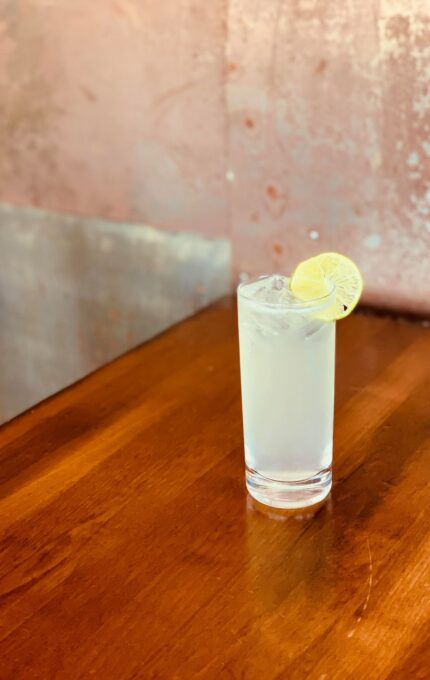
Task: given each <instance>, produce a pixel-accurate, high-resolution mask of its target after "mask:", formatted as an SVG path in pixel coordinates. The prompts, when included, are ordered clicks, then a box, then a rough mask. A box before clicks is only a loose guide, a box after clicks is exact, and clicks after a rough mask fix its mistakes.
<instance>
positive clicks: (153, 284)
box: [0, 206, 230, 421]
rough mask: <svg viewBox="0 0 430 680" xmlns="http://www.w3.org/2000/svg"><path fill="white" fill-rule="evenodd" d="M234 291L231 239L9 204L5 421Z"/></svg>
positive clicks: (1, 211) (4, 236)
mask: <svg viewBox="0 0 430 680" xmlns="http://www.w3.org/2000/svg"><path fill="white" fill-rule="evenodd" d="M229 289H230V245H229V243H228V242H227V241H226V240H225V239H205V238H202V237H199V236H197V235H195V234H188V233H187V234H185V233H171V232H167V231H162V230H158V229H155V228H152V227H149V226H140V225H133V224H117V223H112V222H107V221H104V220H100V219H88V218H77V217H69V216H64V215H56V214H48V213H45V212H42V211H38V210H33V209H24V208H12V207H8V206H0V421H4V420H6V419H9V418H11V417H12V416H14V415H16V414H17V413H19V412H21V411H23V410H25V409H26V408H28V407H29V406H31V405H33V404H34V403H36V402H37V401H39V400H41V399H43V398H45V397H46V396H48V395H50V394H52V393H53V392H55V391H57V390H59V389H61V388H62V387H64V386H66V385H68V384H70V383H72V382H74V381H75V380H77V379H78V378H80V377H82V376H84V375H86V374H87V373H88V372H90V371H92V370H94V369H95V368H97V367H98V366H101V365H102V364H103V363H105V362H107V361H109V360H110V359H112V358H113V357H115V356H117V355H119V354H121V353H122V352H124V351H125V350H127V349H129V348H130V347H133V346H134V345H136V344H138V343H139V342H142V341H143V340H146V339H148V338H150V337H151V336H153V335H155V334H156V333H159V332H160V331H162V330H163V329H165V328H167V327H168V326H170V325H171V324H173V323H175V322H176V321H178V320H180V319H182V318H184V317H186V316H188V315H190V314H192V313H193V312H194V311H196V310H198V309H200V308H202V307H204V306H205V305H207V304H208V303H210V302H211V301H213V300H215V299H217V298H218V297H220V296H222V295H224V294H226V293H227V292H228V291H229Z"/></svg>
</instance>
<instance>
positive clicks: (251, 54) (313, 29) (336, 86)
mask: <svg viewBox="0 0 430 680" xmlns="http://www.w3.org/2000/svg"><path fill="white" fill-rule="evenodd" d="M429 10H430V5H429V4H428V1H427V0H410V1H408V0H352V1H351V2H341V1H339V0H338V1H334V0H325V1H324V2H319V1H317V0H294V1H292V2H282V0H265V1H264V2H253V3H249V2H248V0H233V2H231V3H230V14H229V29H230V30H229V36H230V38H229V59H230V61H231V62H232V63H233V64H234V68H231V70H230V75H229V80H228V87H227V93H228V102H229V112H230V126H229V130H230V163H231V177H232V178H233V177H234V181H233V182H232V225H233V241H234V248H235V260H236V266H237V269H238V271H253V272H254V271H257V270H266V269H280V270H287V271H289V270H291V267H292V266H294V263H295V262H296V261H297V260H298V259H301V258H304V257H307V256H309V255H311V254H314V253H317V252H320V251H323V250H339V251H341V252H344V253H346V254H349V255H351V256H352V257H353V258H355V259H356V260H357V261H358V263H359V265H360V267H361V269H362V270H363V273H364V276H365V281H366V292H365V299H367V300H368V301H370V302H372V303H374V304H377V305H381V306H395V307H401V308H402V307H405V308H409V309H415V310H426V311H427V312H428V311H430V86H429V83H430V11H429ZM243 17H246V20H244V19H243Z"/></svg>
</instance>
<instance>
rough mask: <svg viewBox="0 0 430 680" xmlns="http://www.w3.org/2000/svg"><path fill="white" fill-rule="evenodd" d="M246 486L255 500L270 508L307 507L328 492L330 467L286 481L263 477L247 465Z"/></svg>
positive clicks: (321, 498) (318, 501)
mask: <svg viewBox="0 0 430 680" xmlns="http://www.w3.org/2000/svg"><path fill="white" fill-rule="evenodd" d="M246 487H247V489H248V491H249V493H250V494H251V496H252V497H253V498H255V500H257V501H259V502H260V503H264V505H270V506H271V507H272V508H286V509H291V510H293V509H297V508H307V507H309V506H310V505H315V503H321V501H323V500H324V499H325V498H326V497H327V496H328V494H329V493H330V489H331V467H329V468H326V469H325V470H321V472H319V473H318V474H316V475H315V476H314V477H309V478H308V479H301V480H295V481H288V482H286V481H279V480H276V479H269V478H268V477H263V475H260V474H259V473H258V472H256V471H255V470H251V468H248V467H247V468H246Z"/></svg>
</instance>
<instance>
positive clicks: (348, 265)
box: [290, 253, 363, 320]
mask: <svg viewBox="0 0 430 680" xmlns="http://www.w3.org/2000/svg"><path fill="white" fill-rule="evenodd" d="M333 284H334V286H335V292H334V301H333V304H332V305H330V306H329V307H328V308H326V309H322V310H320V311H319V312H318V317H319V318H321V319H327V320H337V319H343V318H344V317H345V316H348V314H350V313H351V312H352V310H353V309H354V307H355V306H356V304H357V302H358V301H359V299H360V295H361V293H362V291H363V277H362V276H361V273H360V270H359V269H358V267H357V265H355V264H354V262H352V260H350V259H349V258H348V257H345V255H340V254H339V253H322V254H321V255H317V256H316V257H311V258H309V260H304V261H303V262H301V263H300V264H299V265H298V266H297V268H296V269H295V271H294V273H293V275H292V277H291V280H290V288H291V290H292V292H293V293H294V295H295V296H296V297H298V298H299V299H300V300H316V299H318V298H322V297H324V296H326V295H329V294H330V291H331V290H332V289H333Z"/></svg>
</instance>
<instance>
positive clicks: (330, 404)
mask: <svg viewBox="0 0 430 680" xmlns="http://www.w3.org/2000/svg"><path fill="white" fill-rule="evenodd" d="M288 284H289V280H288V279H287V278H286V277H282V276H266V277H260V278H259V279H257V280H253V281H250V282H246V283H242V284H241V285H240V286H239V287H238V313H239V343H240V370H241V383H242V411H243V429H244V440H245V463H246V485H247V488H248V491H249V493H250V494H251V495H252V496H253V497H254V498H256V499H257V500H258V501H260V502H262V503H265V504H266V505H271V506H273V507H279V508H300V507H306V506H309V505H313V504H314V503H318V502H320V501H322V500H323V499H324V498H325V497H326V496H327V495H328V493H329V492H330V489H331V482H332V474H331V464H332V449H333V408H334V366H335V322H334V321H325V320H323V318H321V317H324V310H326V309H327V308H328V307H330V305H331V304H333V298H334V290H332V291H331V292H330V294H329V295H327V296H325V297H323V298H318V299H315V300H310V301H307V302H303V301H300V300H298V299H297V298H295V297H294V296H293V295H292V294H291V293H290V292H289V285H288Z"/></svg>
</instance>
